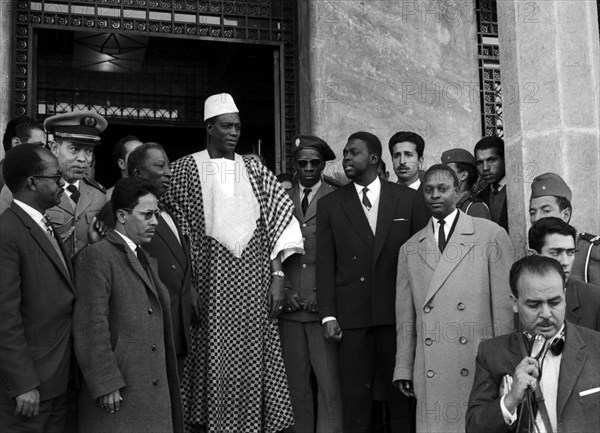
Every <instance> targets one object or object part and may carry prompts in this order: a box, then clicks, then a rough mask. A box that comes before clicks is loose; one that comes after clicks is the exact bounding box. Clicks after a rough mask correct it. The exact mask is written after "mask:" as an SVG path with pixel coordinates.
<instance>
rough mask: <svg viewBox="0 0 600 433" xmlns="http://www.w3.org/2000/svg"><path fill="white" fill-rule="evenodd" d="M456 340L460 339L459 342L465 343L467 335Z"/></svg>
mask: <svg viewBox="0 0 600 433" xmlns="http://www.w3.org/2000/svg"><path fill="white" fill-rule="evenodd" d="M458 341H460V344H467V337H460V338H459V339H458Z"/></svg>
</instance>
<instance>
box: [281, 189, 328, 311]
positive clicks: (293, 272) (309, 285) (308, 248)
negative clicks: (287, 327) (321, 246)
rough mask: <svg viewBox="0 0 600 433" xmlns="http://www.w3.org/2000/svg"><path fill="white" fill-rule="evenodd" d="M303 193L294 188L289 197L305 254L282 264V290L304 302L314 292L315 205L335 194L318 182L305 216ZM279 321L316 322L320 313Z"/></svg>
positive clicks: (295, 256) (293, 257)
mask: <svg viewBox="0 0 600 433" xmlns="http://www.w3.org/2000/svg"><path fill="white" fill-rule="evenodd" d="M303 189H304V188H303V187H302V186H301V185H299V186H295V187H294V188H292V190H291V191H290V197H291V198H292V201H293V202H294V216H295V217H296V218H298V221H300V227H301V230H302V239H303V240H304V254H294V255H293V256H291V257H290V258H288V259H287V260H286V261H285V262H283V271H284V273H285V278H286V284H285V286H286V287H290V288H291V289H292V290H294V291H295V292H296V293H298V295H299V296H300V298H301V299H302V300H303V301H304V302H306V301H307V300H308V298H309V297H310V296H311V295H312V294H313V292H314V290H315V289H316V284H315V272H316V259H317V252H316V242H317V205H318V204H317V202H318V200H319V199H320V198H321V197H324V196H326V195H327V194H329V193H331V192H333V191H335V188H334V187H332V186H331V185H328V184H327V183H325V182H321V187H320V188H319V189H318V190H317V192H316V193H315V195H314V197H313V199H312V200H311V202H310V203H309V205H308V208H307V209H306V215H304V213H303V212H302V203H301V201H302V199H301V195H303V192H302V190H303ZM317 301H318V299H317ZM279 318H280V320H294V321H298V322H313V321H317V320H319V313H318V312H317V313H313V312H309V311H306V310H300V311H294V312H291V313H286V312H284V313H282V314H281V316H279Z"/></svg>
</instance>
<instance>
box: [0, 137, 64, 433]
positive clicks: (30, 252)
mask: <svg viewBox="0 0 600 433" xmlns="http://www.w3.org/2000/svg"><path fill="white" fill-rule="evenodd" d="M4 175H5V178H6V185H7V186H8V188H10V190H11V191H12V193H13V194H14V201H13V202H12V204H11V206H10V208H9V209H8V210H7V211H6V212H5V213H4V214H3V215H2V216H0V263H1V264H2V271H1V272H0V332H1V334H0V335H1V338H0V384H1V385H2V386H1V388H2V389H1V391H0V426H1V427H2V431H3V432H40V433H42V432H63V431H66V422H67V411H68V386H69V377H70V370H71V368H72V364H71V353H72V344H73V343H72V342H73V340H72V337H71V329H72V314H73V302H74V300H75V288H74V284H73V269H72V268H71V262H70V260H69V256H68V255H67V254H66V253H65V250H64V249H63V246H62V244H61V242H60V238H59V237H58V236H57V235H56V233H55V231H54V228H53V227H52V225H51V224H50V222H49V221H48V219H47V218H46V217H45V216H44V214H45V212H46V210H47V209H49V208H51V207H53V206H55V205H56V204H57V203H58V202H60V199H61V195H62V194H63V190H62V185H63V181H62V174H61V172H60V170H59V168H58V162H57V160H56V157H55V156H54V155H52V154H51V153H50V151H48V150H47V149H44V148H43V147H41V146H39V145H37V144H21V145H20V146H18V147H16V148H14V149H11V150H10V151H9V152H8V153H7V154H6V159H5V163H4Z"/></svg>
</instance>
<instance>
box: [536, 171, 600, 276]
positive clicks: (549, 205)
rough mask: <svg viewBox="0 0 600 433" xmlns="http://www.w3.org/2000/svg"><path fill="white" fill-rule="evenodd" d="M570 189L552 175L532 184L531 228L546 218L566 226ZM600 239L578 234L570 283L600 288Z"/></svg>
mask: <svg viewBox="0 0 600 433" xmlns="http://www.w3.org/2000/svg"><path fill="white" fill-rule="evenodd" d="M572 196H573V194H572V192H571V188H569V186H568V185H567V183H566V182H565V181H564V180H563V178H562V177H560V176H559V175H558V174H555V173H544V174H540V175H539V176H537V177H536V178H535V179H533V182H532V183H531V199H530V200H529V218H530V221H531V224H533V223H535V222H536V221H537V220H540V219H542V218H546V217H557V218H560V219H562V220H563V221H564V222H566V223H568V222H569V221H571V215H572V214H573V207H572V205H571V199H572ZM598 260H600V236H598V235H593V234H590V233H580V234H579V239H578V240H577V252H576V253H575V262H574V263H573V269H572V270H571V279H573V280H580V281H584V282H586V283H589V284H593V285H595V286H600V266H598Z"/></svg>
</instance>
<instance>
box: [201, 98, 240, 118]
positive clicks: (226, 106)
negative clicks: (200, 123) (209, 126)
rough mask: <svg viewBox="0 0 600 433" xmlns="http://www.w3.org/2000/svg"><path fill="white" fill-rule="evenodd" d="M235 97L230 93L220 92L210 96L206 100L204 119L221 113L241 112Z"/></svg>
mask: <svg viewBox="0 0 600 433" xmlns="http://www.w3.org/2000/svg"><path fill="white" fill-rule="evenodd" d="M239 112H240V110H238V107H237V106H236V105H235V102H234V101H233V98H232V97H231V95H230V94H229V93H219V94H217V95H212V96H209V97H208V98H207V99H206V102H204V120H207V119H210V118H213V117H215V116H220V115H221V114H229V113H239Z"/></svg>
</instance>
